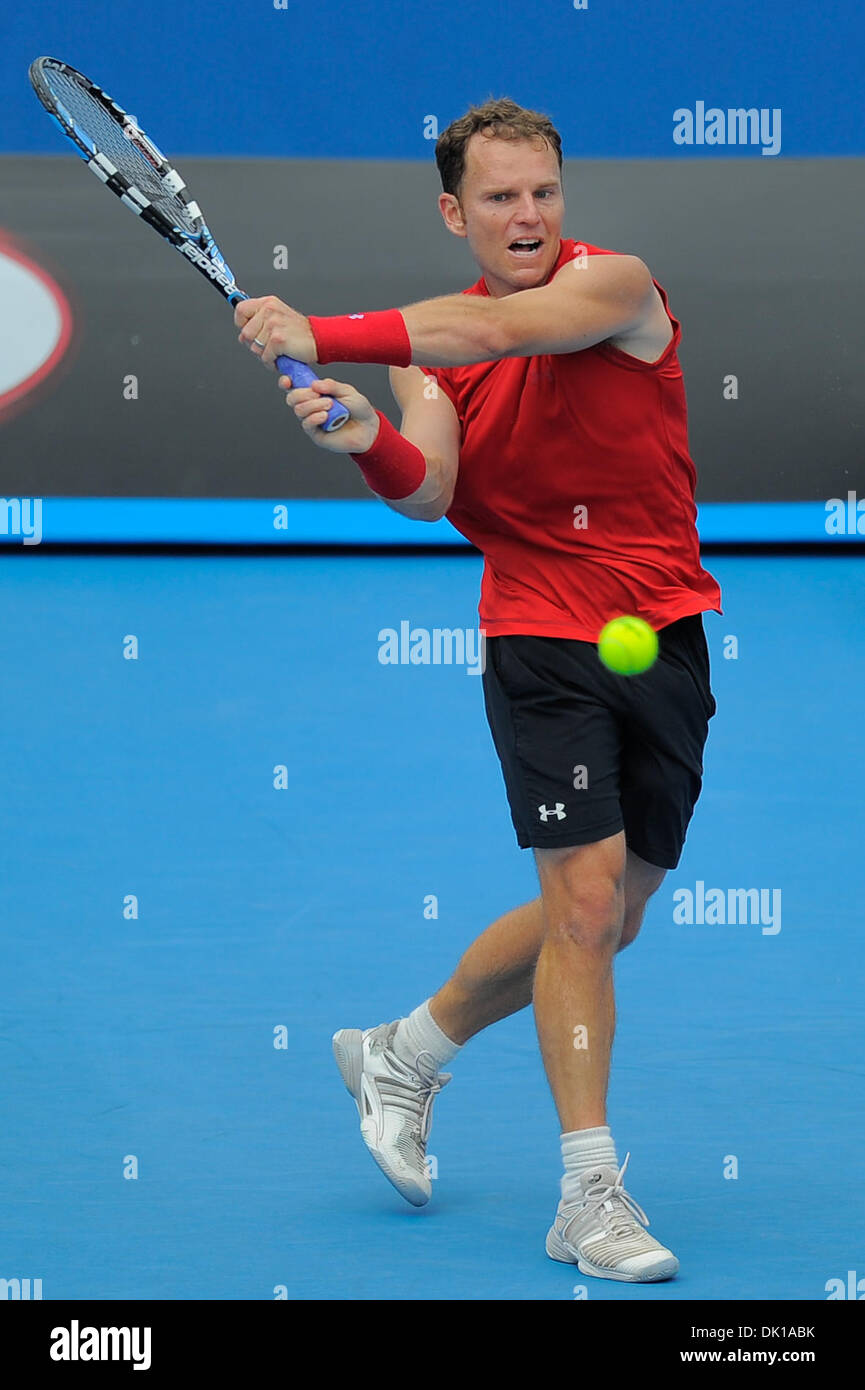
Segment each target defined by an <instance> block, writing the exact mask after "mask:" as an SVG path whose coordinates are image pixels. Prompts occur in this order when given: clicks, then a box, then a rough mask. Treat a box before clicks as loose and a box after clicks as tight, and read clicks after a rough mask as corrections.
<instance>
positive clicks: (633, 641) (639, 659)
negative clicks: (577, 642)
mask: <svg viewBox="0 0 865 1390" xmlns="http://www.w3.org/2000/svg"><path fill="white" fill-rule="evenodd" d="M598 655H599V657H600V658H601V660H602V661H603V663H604V665H605V666H606V667H607V668H608V669H609V670H610V671H615V672H616V673H617V674H618V675H620V676H638V675H639V674H640V672H642V671H648V669H649V667H650V666H652V665H653V664H654V661H655V657H656V656H657V655H658V634H657V633H656V632H655V631H654V629H653V628H651V627H649V624H648V623H646V622H644V621H643V619H642V618H613V620H612V622H609V623H607V625H606V627H605V628H603V629H602V631H601V635H600V637H599V638H598Z"/></svg>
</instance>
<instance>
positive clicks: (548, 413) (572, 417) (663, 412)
mask: <svg viewBox="0 0 865 1390" xmlns="http://www.w3.org/2000/svg"><path fill="white" fill-rule="evenodd" d="M579 254H585V255H589V256H598V255H616V254H619V253H617V252H613V251H605V250H603V249H601V248H599V247H597V246H588V245H586V243H584V242H579V243H577V242H575V241H573V240H571V239H568V240H562V243H561V246H560V249H559V256H558V259H557V261H556V264H555V266H554V267H553V269H552V271H551V272H550V276H549V279H552V277H553V276H554V275H555V274H556V273H557V272H558V271H559V270H560V269H561V268H562V267H563V266H565V265H566V264H567V262H568V261H570V260H572V259H573V258H574V256H575V255H579ZM547 283H549V281H547ZM654 283H655V286H656V288H657V290H658V291H659V293H660V295H661V298H662V300H663V303H664V307H665V309H666V310H667V314H668V316H669V319H670V323H671V325H672V327H673V337H672V339H671V341H670V343H669V345H668V347H667V348H666V349H665V351H664V353H663V354H662V356H661V357H660V358H659V359H658V361H657V362H652V363H650V362H641V361H640V360H639V359H638V358H636V357H632V356H630V354H628V353H626V352H622V351H621V350H620V349H619V348H616V347H613V346H612V344H611V343H609V342H603V343H597V344H596V345H595V346H594V347H590V348H584V349H583V350H582V351H580V352H568V353H555V354H540V355H538V356H535V357H508V358H502V359H501V360H499V361H497V362H478V363H475V364H474V365H472V366H467V367H423V368H422V369H421V370H422V371H423V372H425V373H426V374H427V375H428V376H432V377H435V378H436V380H437V381H438V383H439V386H440V388H441V389H442V390H443V391H445V392H446V394H447V395H448V397H449V398H450V400H451V401H452V402H453V404H454V407H455V409H456V412H457V415H458V416H459V421H460V426H461V444H460V458H459V475H458V478H457V484H456V491H455V493H454V498H453V502H452V504H451V507H450V510H449V511H448V514H447V515H448V519H449V520H450V521H451V522H452V523H453V525H454V526H455V527H456V529H457V530H458V531H460V532H461V533H462V534H463V535H464V536H466V537H467V538H468V540H470V541H471V542H472V544H473V545H475V546H477V548H478V549H479V550H480V551H481V552H482V553H483V555H484V574H483V580H482V583H481V598H480V607H479V612H480V620H481V627H482V628H484V630H485V631H486V633H487V635H488V636H490V637H496V636H502V635H504V634H506V633H526V634H534V635H538V636H546V637H571V638H577V639H580V640H583V641H589V642H596V641H597V639H598V634H599V632H600V630H601V628H602V627H603V625H604V623H606V622H608V621H609V619H610V618H615V617H619V616H620V615H621V614H636V615H637V616H639V617H641V618H644V619H645V620H646V622H648V623H650V624H651V626H652V627H653V628H655V629H656V630H657V629H659V628H662V627H664V626H665V625H666V624H667V623H672V622H675V621H676V619H677V618H684V617H686V616H688V615H689V614H692V613H700V612H703V611H705V610H706V609H714V610H715V611H716V612H720V611H721V607H720V603H721V591H720V589H719V587H718V584H717V582H716V581H715V580H714V579H713V578H712V576H711V575H710V574H709V573H708V572H707V571H706V570H704V569H703V568H702V566H701V564H700V544H699V538H698V535H697V528H696V517H697V509H696V505H695V502H694V488H695V483H696V471H695V469H694V464H693V462H692V460H691V456H690V453H689V449H688V424H687V408H686V403H685V388H684V382H683V379H682V369H681V367H680V365H679V360H678V357H677V354H676V350H677V347H678V345H679V340H680V338H681V329H680V326H679V323H678V320H677V319H675V318H674V317H673V315H672V314H671V313H670V310H669V308H668V306H667V296H666V294H665V293H664V290H663V289H662V288H661V286H660V285H659V284H658V283H657V281H655V282H654ZM463 293H464V294H481V295H487V294H488V293H489V291H488V290H487V287H486V284H485V283H484V280H483V278H481V279H480V280H478V282H477V283H476V284H475V285H472V286H471V287H470V288H469V289H467V290H464V291H463Z"/></svg>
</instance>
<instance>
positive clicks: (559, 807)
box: [538, 801, 565, 824]
mask: <svg viewBox="0 0 865 1390" xmlns="http://www.w3.org/2000/svg"><path fill="white" fill-rule="evenodd" d="M538 815H539V816H540V818H541V820H542V821H543V822H544V824H546V822H547V821H548V820H549V818H550V816H555V818H556V820H564V819H565V803H564V802H563V801H557V802H556V804H555V806H554V807H553V808H552V810H548V809H547V807H546V806H539V807H538Z"/></svg>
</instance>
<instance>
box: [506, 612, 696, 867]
mask: <svg viewBox="0 0 865 1390" xmlns="http://www.w3.org/2000/svg"><path fill="white" fill-rule="evenodd" d="M658 644H659V650H658V659H657V661H656V662H655V664H654V665H653V666H652V667H651V668H650V669H649V670H648V671H644V672H643V673H642V675H639V676H618V675H616V674H615V673H614V672H612V671H608V670H607V668H606V667H605V666H603V665H602V663H601V661H600V658H599V656H598V649H597V647H596V645H595V644H594V643H593V642H579V641H575V640H573V639H572V638H566V637H526V636H515V637H510V636H509V637H488V638H487V639H486V667H485V670H484V677H483V686H484V701H485V704H486V710H487V719H488V720H489V724H490V729H491V730H492V735H493V741H494V742H495V745H496V751H497V753H498V755H499V759H500V760H501V764H502V772H503V774H504V779H505V787H506V788H507V793H508V801H509V802H510V807H511V818H512V820H513V823H514V829H515V830H516V832H517V840H518V842H519V844H520V846H521V847H522V848H523V849H528V848H554V847H556V846H566V845H587V844H592V843H594V842H595V841H596V840H603V839H606V838H607V836H609V835H615V834H617V832H618V831H620V830H624V832H625V840H626V843H627V845H628V847H629V848H630V849H632V850H634V852H635V853H636V854H638V855H639V856H640V858H641V859H645V860H646V861H647V862H648V863H650V864H656V865H657V866H658V867H659V868H662V869H675V868H676V866H677V865H678V862H679V859H680V857H681V854H682V848H683V846H684V843H685V833H686V831H687V828H688V823H689V821H690V819H691V816H692V814H693V811H694V806H695V805H696V802H697V798H698V797H699V795H700V787H701V785H702V779H703V748H704V746H705V743H706V736H707V734H708V730H709V720H710V719H711V718H712V715H713V714H714V713H715V699H714V696H713V695H712V691H711V687H710V675H709V653H708V649H707V646H706V637H705V634H704V632H703V618H702V614H700V613H697V614H694V615H693V616H692V617H687V618H680V619H679V621H678V622H675V623H671V624H670V625H669V626H668V627H665V628H662V629H661V631H660V632H659V633H658Z"/></svg>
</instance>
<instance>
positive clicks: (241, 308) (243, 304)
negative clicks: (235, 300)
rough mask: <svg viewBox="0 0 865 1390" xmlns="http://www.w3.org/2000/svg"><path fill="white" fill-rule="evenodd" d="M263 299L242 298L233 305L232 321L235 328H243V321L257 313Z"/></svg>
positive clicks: (246, 321) (245, 321)
mask: <svg viewBox="0 0 865 1390" xmlns="http://www.w3.org/2000/svg"><path fill="white" fill-rule="evenodd" d="M262 303H263V301H262V300H261V299H242V300H241V301H240V303H239V304H237V305H235V309H234V323H235V326H236V327H237V328H243V326H244V324H245V323H248V321H249V320H250V319H251V318H253V317H254V316H255V314H257V313H259V312H260V310H261V306H262Z"/></svg>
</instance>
